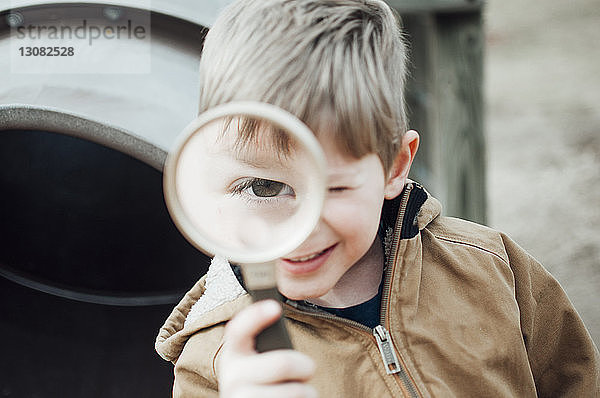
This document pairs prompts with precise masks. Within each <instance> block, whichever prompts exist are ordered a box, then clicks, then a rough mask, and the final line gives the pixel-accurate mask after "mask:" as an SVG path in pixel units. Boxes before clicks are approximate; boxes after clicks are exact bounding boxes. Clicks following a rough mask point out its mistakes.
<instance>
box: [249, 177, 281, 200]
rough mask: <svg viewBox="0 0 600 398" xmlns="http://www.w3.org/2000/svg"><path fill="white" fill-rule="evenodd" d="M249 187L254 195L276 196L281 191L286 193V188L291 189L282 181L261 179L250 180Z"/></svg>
mask: <svg viewBox="0 0 600 398" xmlns="http://www.w3.org/2000/svg"><path fill="white" fill-rule="evenodd" d="M250 188H251V190H252V193H254V194H255V195H256V196H261V197H267V196H277V195H279V194H280V193H282V192H283V193H284V194H286V193H287V192H286V190H288V191H289V190H291V188H290V187H289V186H288V185H286V184H284V183H282V182H278V181H273V180H263V179H256V180H254V181H253V182H252V185H250Z"/></svg>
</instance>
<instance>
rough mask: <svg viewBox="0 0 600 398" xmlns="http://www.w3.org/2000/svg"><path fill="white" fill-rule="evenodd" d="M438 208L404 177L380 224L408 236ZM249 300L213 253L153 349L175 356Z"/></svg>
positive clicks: (388, 229)
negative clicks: (196, 336) (209, 261)
mask: <svg viewBox="0 0 600 398" xmlns="http://www.w3.org/2000/svg"><path fill="white" fill-rule="evenodd" d="M441 208H442V207H441V204H440V202H439V201H437V200H436V199H435V198H433V197H432V196H431V195H429V194H428V193H427V191H426V190H425V189H424V188H423V187H422V186H421V185H420V184H418V183H416V182H414V181H408V182H407V184H406V186H405V187H404V190H403V192H402V194H401V195H399V196H398V197H397V198H395V199H393V200H391V201H386V202H385V204H384V207H383V209H382V227H383V228H385V230H386V231H390V230H391V231H393V235H394V236H396V237H399V238H400V239H410V238H412V237H414V236H416V235H417V234H418V233H419V231H420V230H422V229H423V228H425V227H426V226H427V225H428V224H429V223H430V222H431V221H432V220H433V219H434V218H436V217H437V216H438V215H439V214H440V212H441ZM250 302H251V299H250V297H249V295H248V294H247V293H246V292H245V290H244V289H243V287H242V286H241V285H240V283H239V281H238V279H237V278H236V276H235V274H234V273H233V271H232V270H231V267H230V266H229V263H227V261H226V260H225V259H222V258H219V257H215V258H214V259H213V260H212V261H211V264H210V267H209V270H208V272H207V274H206V275H205V276H204V277H202V278H201V279H200V280H199V281H198V282H197V283H196V284H195V285H194V287H192V289H191V290H190V291H189V292H187V293H186V295H185V296H184V297H183V299H182V300H181V302H180V303H179V304H178V305H177V306H176V307H175V309H174V310H173V311H172V312H171V315H170V316H169V317H168V318H167V320H166V322H165V324H164V325H163V327H162V328H161V330H160V332H159V334H158V337H157V338H156V343H155V349H156V351H157V352H158V353H159V354H160V355H161V356H162V357H163V358H164V359H166V360H169V361H175V360H177V358H178V357H179V355H180V353H181V351H182V350H183V347H184V345H185V343H186V342H187V340H188V339H189V338H190V336H191V335H193V334H194V333H196V332H198V331H199V330H202V329H205V328H208V327H211V326H214V325H217V324H219V323H223V322H226V321H228V320H229V319H231V317H233V315H235V314H236V313H237V312H238V311H240V310H241V309H242V308H244V307H245V306H247V305H248V304H249V303H250Z"/></svg>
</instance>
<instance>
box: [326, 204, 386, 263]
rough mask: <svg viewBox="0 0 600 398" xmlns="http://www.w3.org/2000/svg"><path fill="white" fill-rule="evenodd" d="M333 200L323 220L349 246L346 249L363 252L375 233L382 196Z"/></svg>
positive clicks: (369, 244) (377, 226)
mask: <svg viewBox="0 0 600 398" xmlns="http://www.w3.org/2000/svg"><path fill="white" fill-rule="evenodd" d="M359 199H363V200H359ZM333 202H334V201H332V203H331V207H330V208H329V209H327V210H328V217H327V218H326V220H325V221H326V222H327V223H328V224H329V226H330V227H331V228H332V229H333V230H334V231H335V233H336V234H337V235H338V236H339V237H340V238H341V239H342V240H344V243H345V244H346V245H348V246H349V247H348V248H347V250H350V251H352V252H354V251H356V252H361V253H359V254H360V255H362V254H364V252H366V250H367V249H368V248H369V247H370V246H371V244H372V242H373V239H374V238H375V235H376V234H377V230H378V228H379V217H380V214H381V206H382V205H383V198H382V199H381V200H373V198H369V199H365V198H348V199H347V200H338V201H335V203H333Z"/></svg>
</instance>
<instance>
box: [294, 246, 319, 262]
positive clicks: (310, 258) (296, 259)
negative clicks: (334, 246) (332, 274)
mask: <svg viewBox="0 0 600 398" xmlns="http://www.w3.org/2000/svg"><path fill="white" fill-rule="evenodd" d="M326 251H327V249H325V250H322V251H320V252H318V253H315V254H311V255H309V256H304V257H298V258H290V261H293V262H296V263H299V262H302V261H308V260H312V259H313V258H317V257H319V256H320V255H321V254H323V253H325V252H326Z"/></svg>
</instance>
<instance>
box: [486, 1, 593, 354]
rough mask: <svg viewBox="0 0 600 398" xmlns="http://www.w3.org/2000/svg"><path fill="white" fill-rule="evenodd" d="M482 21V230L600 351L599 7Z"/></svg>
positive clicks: (530, 8) (523, 11) (563, 5)
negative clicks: (567, 301)
mask: <svg viewBox="0 0 600 398" xmlns="http://www.w3.org/2000/svg"><path fill="white" fill-rule="evenodd" d="M485 18H486V29H487V49H486V51H487V59H486V87H485V90H486V99H487V115H486V116H487V126H486V130H487V135H488V141H487V142H488V178H489V180H488V181H489V192H488V195H489V209H490V210H489V220H490V224H491V225H492V226H494V227H496V228H498V229H501V230H503V231H505V232H507V233H508V234H509V235H511V236H512V237H513V238H514V239H515V240H516V241H517V242H519V244H520V245H521V246H523V247H524V248H525V249H527V250H528V251H529V252H530V253H532V254H533V255H534V256H535V257H536V258H537V259H538V260H540V261H541V262H542V263H543V264H544V265H545V266H546V267H547V268H548V270H549V271H550V272H551V273H552V274H553V275H554V276H555V277H556V278H557V279H558V280H559V281H560V282H561V284H562V285H563V287H564V288H565V290H566V291H567V293H568V295H569V297H570V298H571V300H572V301H573V303H574V304H575V307H576V308H577V310H578V311H579V313H580V314H581V316H582V318H583V320H584V322H585V324H586V326H587V327H588V330H589V331H590V333H591V335H592V337H593V339H594V341H595V342H596V345H600V73H599V72H600V3H598V2H597V0H571V1H568V2H566V1H564V0H546V1H544V2H543V3H539V2H522V1H517V0H491V1H489V2H488V4H487V7H486V11H485Z"/></svg>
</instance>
